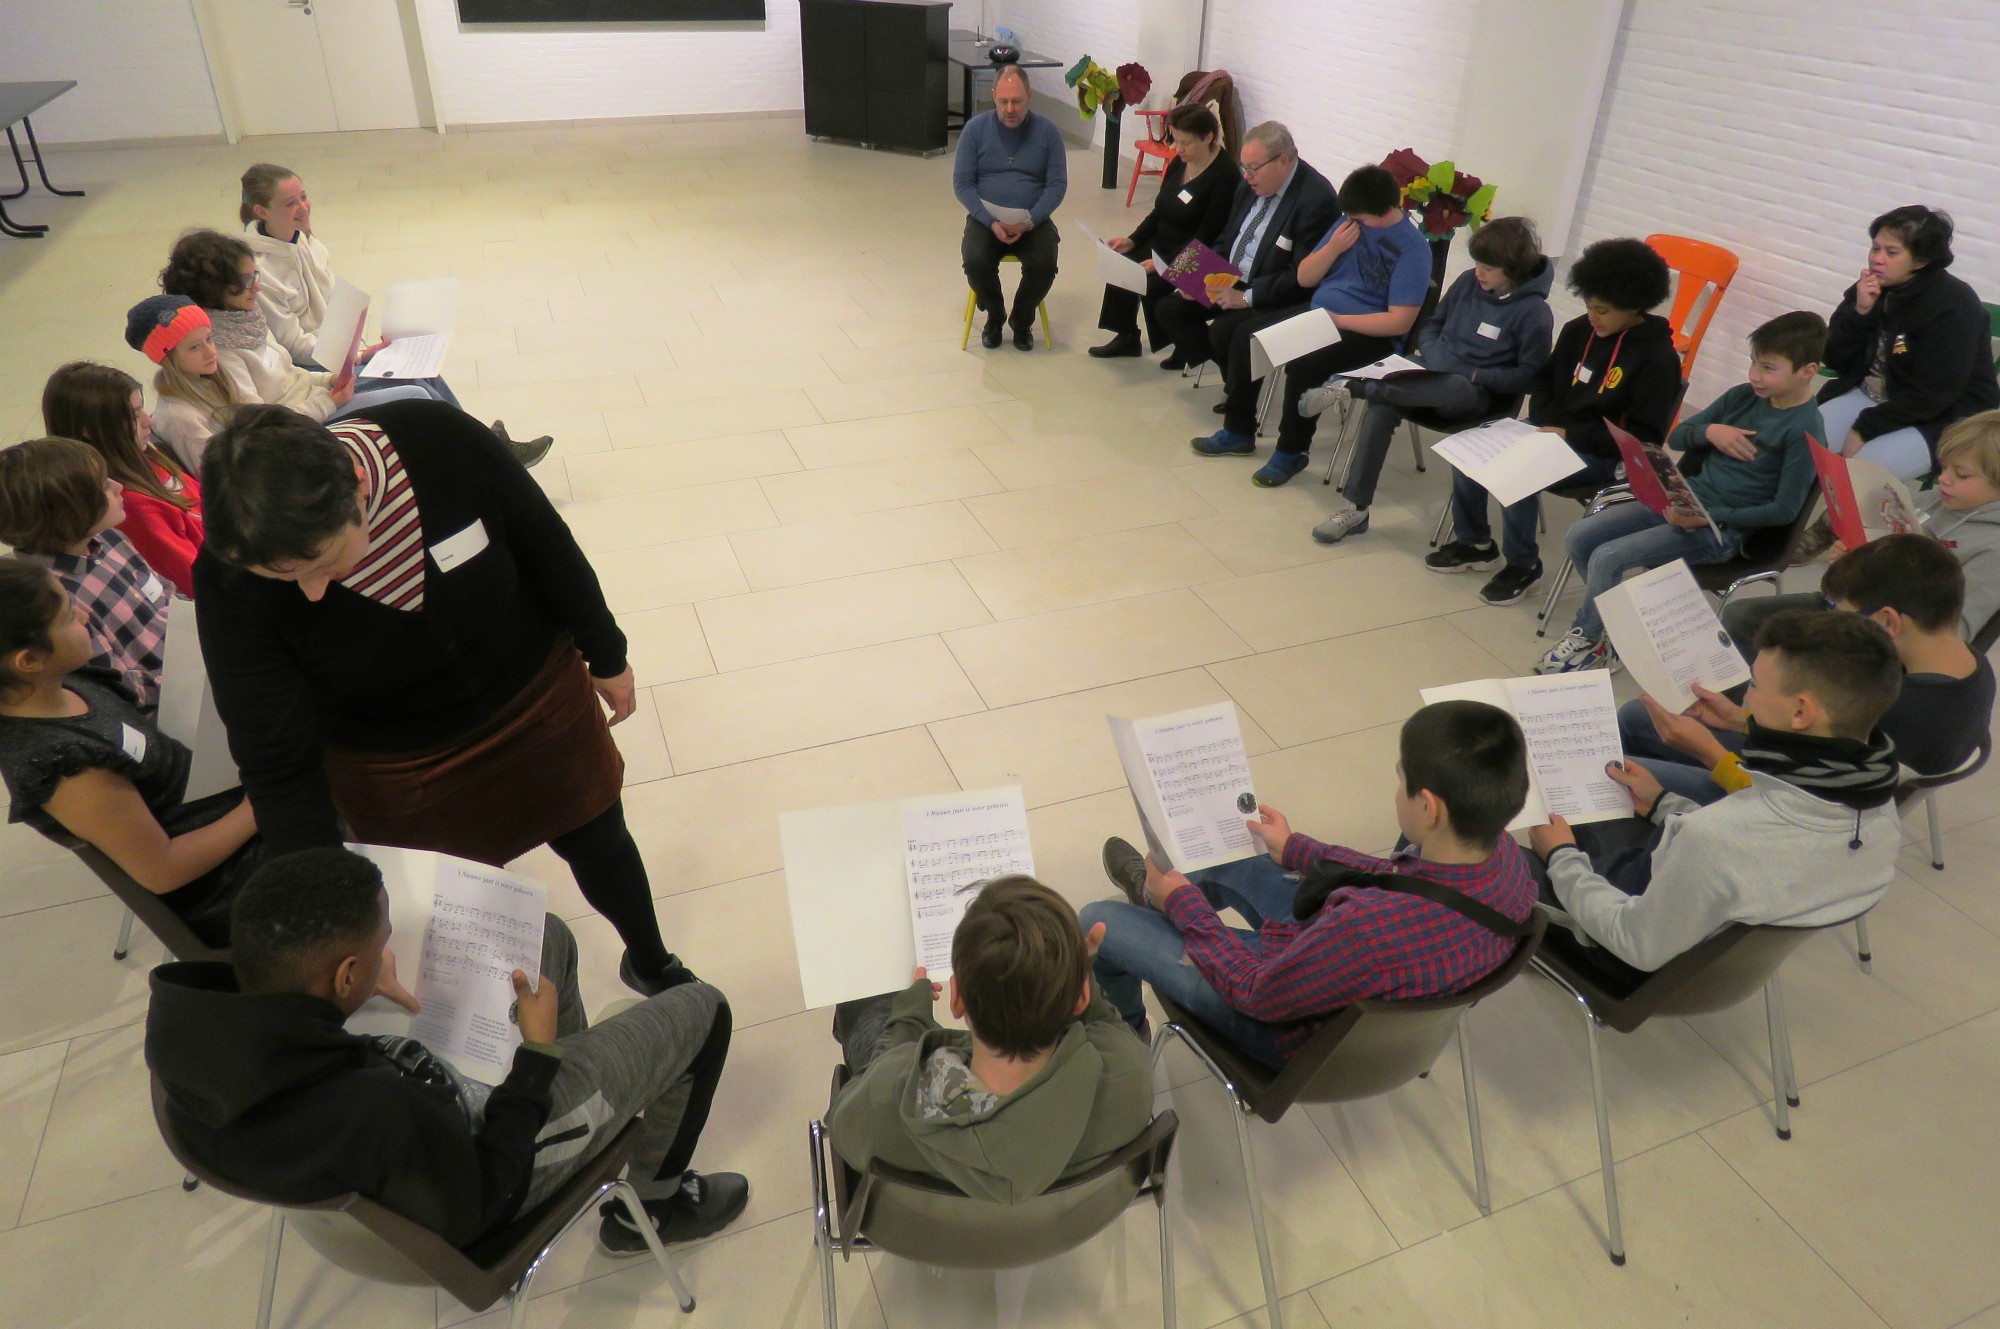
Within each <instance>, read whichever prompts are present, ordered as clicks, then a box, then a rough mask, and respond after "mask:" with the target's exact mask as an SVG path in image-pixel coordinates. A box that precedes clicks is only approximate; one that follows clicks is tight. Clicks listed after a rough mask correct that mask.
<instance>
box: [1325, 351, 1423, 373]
mask: <svg viewBox="0 0 2000 1329" xmlns="http://www.w3.org/2000/svg"><path fill="white" fill-rule="evenodd" d="M1412 372H1415V373H1422V372H1424V367H1423V366H1422V365H1420V364H1418V363H1417V362H1416V361H1415V360H1411V359H1409V358H1407V357H1405V356H1401V355H1391V356H1385V357H1383V358H1382V359H1380V360H1377V361H1376V362H1375V363H1374V364H1372V365H1363V366H1361V368H1359V369H1350V370H1348V371H1347V372H1346V373H1344V374H1342V375H1340V377H1342V378H1387V377H1389V375H1391V374H1408V373H1412Z"/></svg>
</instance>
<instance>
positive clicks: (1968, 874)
mask: <svg viewBox="0 0 2000 1329" xmlns="http://www.w3.org/2000/svg"><path fill="white" fill-rule="evenodd" d="M1992 806H1994V805H1993V804H1990V803H1989V804H1988V807H1989V809H1990V808H1991V807H1992ZM1904 829H1905V832H1906V833H1908V834H1910V835H1912V836H1913V837H1915V838H1914V840H1913V843H1911V844H1910V845H1908V846H1907V847H1905V848H1904V849H1903V851H1902V853H1901V854H1900V855H1899V856H1898V857H1897V860H1896V865H1897V867H1899V868H1900V869H1902V871H1903V872H1904V873H1906V874H1907V875H1908V876H1909V877H1910V879H1911V880H1913V881H1915V882H1917V883H1918V884H1920V885H1921V886H1923V887H1924V888H1925V889H1926V890H1928V891H1931V892H1932V893H1933V894H1935V895H1938V896H1939V897H1941V898H1943V899H1944V900H1946V901H1948V902H1949V903H1950V904H1951V905H1952V906H1953V907H1954V908H1956V909H1958V910H1959V911H1960V912H1961V913H1963V914H1965V915H1966V916H1967V917H1968V918H1971V919H1972V920H1973V921H1974V922H1976V923H1978V924H1979V925H1980V926H1981V927H1984V928H1985V929H1987V930H1988V931H1989V932H1993V933H1996V934H2000V891H1996V890H1995V889H1994V864H1995V863H1996V862H2000V817H1994V818H1987V819H1985V820H1982V821H1975V822H1973V823H1971V824H1970V825H1964V826H1957V827H1953V828H1952V829H1951V830H1948V831H1946V832H1945V837H1944V867H1943V868H1942V869H1939V868H1933V867H1932V866H1931V849H1930V839H1929V836H1928V831H1927V823H1926V822H1925V819H1924V814H1923V813H1922V812H1920V811H1916V810H1912V811H1911V812H1910V814H1909V815H1908V816H1907V817H1905V818H1904Z"/></svg>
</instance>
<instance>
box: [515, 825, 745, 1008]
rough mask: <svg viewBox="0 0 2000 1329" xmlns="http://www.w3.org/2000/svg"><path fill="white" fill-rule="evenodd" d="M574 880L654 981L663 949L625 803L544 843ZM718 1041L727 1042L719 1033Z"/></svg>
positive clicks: (636, 963)
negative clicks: (627, 823)
mask: <svg viewBox="0 0 2000 1329" xmlns="http://www.w3.org/2000/svg"><path fill="white" fill-rule="evenodd" d="M549 848H551V849H553V850H555V851H556V853H557V854H558V855H559V856H560V857H561V858H562V860H563V862H565V863H567V864H569V870H570V872H571V873H572V874H573V875H574V876H575V877H576V884H577V889H579V890H581V891H582V892H583V898H584V899H585V900H587V901H589V902H590V907H591V908H592V909H595V910H596V911H597V912H598V913H600V914H602V915H603V916H604V918H605V920H606V921H607V922H609V923H610V924H611V926H612V927H614V928H616V929H617V930H618V937H619V940H621V941H623V942H624V943H625V949H626V950H627V951H628V952H630V953H631V956H632V964H633V967H634V968H636V969H637V970H638V971H639V973H640V974H641V975H643V976H645V977H648V978H652V977H656V976H658V975H659V974H661V973H662V972H664V971H665V969H666V967H667V944H666V943H665V942H664V941H662V940H660V920H659V917H658V916H657V915H656V914H654V912H653V886H652V883H651V882H650V881H648V880H647V878H646V862H645V860H644V859H642V858H640V857H639V846H638V844H637V843H636V842H635V841H634V840H633V839H632V832H631V831H629V830H627V829H626V827H625V800H624V799H622V798H621V799H619V800H617V801H615V802H613V803H612V805H611V806H610V807H608V808H606V809H605V810H604V811H603V812H601V813H599V814H598V815H597V817H596V818H595V819H594V820H591V821H588V822H586V823H584V824H583V825H582V826H579V827H577V828H576V829H575V830H573V831H570V832H568V833H567V834H565V835H558V836H557V837H555V838H554V839H553V840H550V841H549ZM723 1042H724V1044H725V1046H726V1045H727V1043H728V1037H727V1033H726V1031H725V1035H724V1039H723Z"/></svg>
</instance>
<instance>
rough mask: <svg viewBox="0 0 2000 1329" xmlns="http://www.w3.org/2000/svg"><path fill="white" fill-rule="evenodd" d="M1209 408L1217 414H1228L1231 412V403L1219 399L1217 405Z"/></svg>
mask: <svg viewBox="0 0 2000 1329" xmlns="http://www.w3.org/2000/svg"><path fill="white" fill-rule="evenodd" d="M1208 409H1209V410H1211V411H1214V412H1215V413H1216V414H1217V415H1227V414H1229V403H1228V402H1226V401H1219V402H1217V403H1215V405H1213V406H1211V407H1209V408H1208Z"/></svg>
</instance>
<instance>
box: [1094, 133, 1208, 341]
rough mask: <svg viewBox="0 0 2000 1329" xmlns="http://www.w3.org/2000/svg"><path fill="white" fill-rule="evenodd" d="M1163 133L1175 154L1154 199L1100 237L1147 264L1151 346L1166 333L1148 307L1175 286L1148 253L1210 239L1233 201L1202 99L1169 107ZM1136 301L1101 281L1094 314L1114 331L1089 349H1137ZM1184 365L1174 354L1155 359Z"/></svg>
mask: <svg viewBox="0 0 2000 1329" xmlns="http://www.w3.org/2000/svg"><path fill="white" fill-rule="evenodd" d="M1167 136H1168V137H1169V138H1171V139H1172V140H1173V144H1174V151H1175V152H1176V153H1178V154H1179V155H1178V156H1176V157H1175V158H1174V159H1173V160H1172V161H1170V162H1168V163H1167V173H1166V175H1165V176H1164V177H1163V178H1162V179H1161V180H1160V193H1159V197H1158V198H1156V199H1154V200H1153V209H1152V211H1151V212H1148V213H1147V214H1146V216H1145V219H1144V220H1142V221H1141V222H1140V223H1139V224H1138V225H1137V226H1135V227H1133V228H1132V234H1130V235H1124V236H1119V237H1118V238H1117V239H1115V240H1107V241H1105V243H1106V244H1107V245H1109V246H1110V247H1111V248H1112V249H1115V250H1117V251H1118V252H1119V253H1121V254H1132V255H1135V256H1136V257H1138V258H1139V260H1140V263H1141V266H1143V267H1144V268H1145V269H1146V274H1147V280H1146V294H1145V306H1146V341H1147V344H1148V345H1150V346H1151V347H1152V348H1153V349H1154V350H1156V351H1157V350H1159V349H1160V346H1161V344H1162V343H1163V342H1165V341H1167V340H1168V337H1167V335H1166V334H1165V333H1164V332H1163V331H1162V330H1161V328H1160V325H1159V320H1158V317H1157V315H1156V314H1155V313H1154V309H1155V308H1156V306H1157V305H1158V303H1159V302H1160V301H1161V300H1164V299H1166V298H1167V297H1168V296H1170V295H1172V294H1173V292H1174V288H1173V287H1172V286H1169V285H1168V284H1167V283H1166V281H1165V280H1164V279H1162V278H1161V276H1160V275H1159V274H1158V273H1157V272H1154V271H1153V267H1154V263H1153V258H1152V256H1153V255H1154V254H1158V255H1159V256H1160V257H1161V258H1164V259H1167V260H1168V261H1169V262H1171V261H1172V260H1173V258H1174V256H1175V255H1176V254H1179V253H1180V252H1181V250H1183V249H1185V248H1187V243H1188V241H1190V240H1199V241H1201V242H1202V243H1203V244H1205V245H1212V244H1214V243H1215V239H1216V237H1217V236H1219V235H1221V234H1222V228H1223V227H1224V226H1227V225H1228V224H1229V209H1230V207H1231V206H1232V205H1233V204H1234V203H1235V201H1236V186H1237V183H1238V180H1237V174H1236V171H1235V169H1234V163H1232V162H1231V161H1230V159H1229V154H1228V153H1226V152H1224V151H1223V150H1222V135H1221V129H1220V127H1219V126H1218V125H1217V124H1216V123H1215V113H1214V112H1213V111H1210V110H1209V109H1208V108H1207V107H1206V106H1202V105H1199V104H1189V105H1184V106H1176V107H1174V109H1173V110H1171V111H1168V112H1167ZM1139 305H1140V297H1139V296H1138V295H1135V294H1134V293H1133V292H1131V291H1128V290H1126V289H1124V288H1123V287H1121V286H1106V287H1105V288H1104V307H1103V308H1102V309H1101V310H1100V311H1099V313H1098V315H1097V326H1098V327H1100V328H1103V329H1104V330H1105V331H1107V332H1110V333H1112V334H1114V335H1113V336H1112V338H1111V340H1110V341H1108V342H1106V343H1104V345H1102V346H1093V347H1091V348H1090V353H1091V354H1092V355H1094V356H1097V357H1098V358H1099V359H1108V358H1110V357H1112V356H1121V355H1138V354H1139V353H1140V346H1139ZM1185 367H1186V366H1184V365H1182V364H1181V362H1180V360H1179V358H1178V357H1176V358H1174V359H1170V360H1168V361H1167V362H1166V363H1165V364H1163V365H1161V366H1160V368H1162V369H1182V368H1185Z"/></svg>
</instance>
